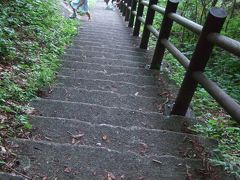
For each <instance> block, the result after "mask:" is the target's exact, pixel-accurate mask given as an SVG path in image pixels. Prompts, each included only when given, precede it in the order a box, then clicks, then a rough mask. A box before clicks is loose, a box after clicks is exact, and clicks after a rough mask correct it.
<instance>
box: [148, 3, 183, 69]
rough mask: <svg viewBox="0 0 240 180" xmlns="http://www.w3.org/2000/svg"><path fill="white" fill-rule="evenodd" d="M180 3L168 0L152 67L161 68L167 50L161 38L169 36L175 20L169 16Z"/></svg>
mask: <svg viewBox="0 0 240 180" xmlns="http://www.w3.org/2000/svg"><path fill="white" fill-rule="evenodd" d="M178 3H179V0H168V2H167V6H166V10H165V14H164V17H163V21H162V25H161V30H160V33H159V37H158V40H157V45H156V48H155V51H154V55H153V58H152V63H151V66H150V68H151V69H160V66H161V63H162V59H163V56H164V52H165V47H164V46H163V45H162V43H161V40H162V39H168V38H169V36H170V33H171V29H172V25H173V20H172V19H170V18H169V17H168V14H169V13H175V12H176V11H177V7H178Z"/></svg>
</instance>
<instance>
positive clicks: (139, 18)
mask: <svg viewBox="0 0 240 180" xmlns="http://www.w3.org/2000/svg"><path fill="white" fill-rule="evenodd" d="M137 19H138V20H139V21H140V22H141V23H145V19H144V18H143V17H141V16H138V17H137Z"/></svg>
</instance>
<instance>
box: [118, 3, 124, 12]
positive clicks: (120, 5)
mask: <svg viewBox="0 0 240 180" xmlns="http://www.w3.org/2000/svg"><path fill="white" fill-rule="evenodd" d="M123 3H124V0H122V1H121V2H120V4H119V9H120V12H121V13H122V11H123Z"/></svg>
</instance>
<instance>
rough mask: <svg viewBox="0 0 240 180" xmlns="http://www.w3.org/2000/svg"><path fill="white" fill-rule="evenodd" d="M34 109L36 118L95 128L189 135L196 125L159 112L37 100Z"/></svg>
mask: <svg viewBox="0 0 240 180" xmlns="http://www.w3.org/2000/svg"><path fill="white" fill-rule="evenodd" d="M31 105H32V107H34V108H35V109H36V114H37V115H40V116H44V117H53V118H66V119H76V120H80V121H85V122H90V123H93V124H111V125H114V126H122V127H131V126H139V127H145V128H149V129H162V130H169V131H178V132H180V131H184V132H185V131H186V130H187V127H188V126H190V125H193V124H195V122H194V120H192V119H187V118H183V117H180V116H171V117H169V118H167V117H164V116H162V115H161V114H160V113H156V112H142V111H136V110H135V111H134V110H129V109H123V108H113V107H106V106H100V105H93V104H86V103H76V102H67V101H59V100H49V99H37V100H34V101H32V102H31Z"/></svg>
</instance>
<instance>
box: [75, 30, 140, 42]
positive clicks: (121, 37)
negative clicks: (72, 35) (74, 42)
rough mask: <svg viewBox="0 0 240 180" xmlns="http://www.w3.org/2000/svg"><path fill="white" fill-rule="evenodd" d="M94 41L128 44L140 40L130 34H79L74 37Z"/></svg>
mask: <svg viewBox="0 0 240 180" xmlns="http://www.w3.org/2000/svg"><path fill="white" fill-rule="evenodd" d="M85 38H87V39H95V40H101V41H102V40H109V41H121V42H125V41H127V42H129V41H139V40H140V39H139V38H138V37H134V36H130V34H128V35H127V37H126V35H121V34H117V33H115V35H114V34H108V33H107V34H100V33H98V32H96V33H87V32H86V33H85V32H81V33H80V34H79V35H78V36H76V39H80V40H81V39H85Z"/></svg>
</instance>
